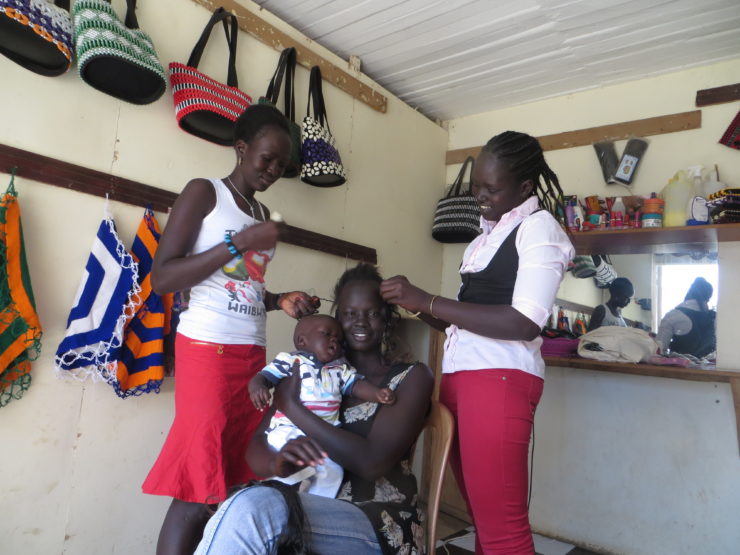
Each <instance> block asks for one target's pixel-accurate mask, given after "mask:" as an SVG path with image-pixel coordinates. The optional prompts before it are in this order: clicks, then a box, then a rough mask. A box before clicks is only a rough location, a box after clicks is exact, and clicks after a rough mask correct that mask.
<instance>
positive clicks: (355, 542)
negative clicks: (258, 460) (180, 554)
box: [193, 486, 381, 555]
mask: <svg viewBox="0 0 740 555" xmlns="http://www.w3.org/2000/svg"><path fill="white" fill-rule="evenodd" d="M300 498H301V503H302V504H303V509H304V511H305V513H306V517H307V519H308V522H309V525H310V528H311V531H310V534H308V541H309V543H310V546H311V548H312V549H313V550H314V551H316V552H318V553H321V554H324V553H325V554H327V555H335V554H337V553H352V555H370V554H373V555H377V554H378V553H381V550H380V545H379V544H378V540H377V537H376V535H375V530H373V527H372V525H371V524H370V521H369V520H368V518H367V517H366V516H365V513H363V512H362V511H361V510H360V509H358V508H357V507H355V506H354V505H353V504H352V503H347V502H346V501H337V500H336V499H330V498H327V497H319V496H318V495H311V494H303V493H302V494H300ZM287 520H288V509H287V506H286V504H285V500H284V499H283V496H282V494H281V493H280V492H279V491H277V490H275V489H272V488H268V487H259V486H255V487H251V488H247V489H244V490H241V491H240V492H238V493H236V494H234V495H232V496H231V497H230V498H229V499H227V500H226V501H225V502H224V503H223V504H222V505H221V507H220V508H219V509H218V511H217V512H216V514H215V515H213V516H212V517H211V519H210V520H209V521H208V524H207V525H206V529H205V531H204V532H203V539H202V540H201V542H200V544H199V545H198V548H197V549H196V550H195V553H194V554H193V555H237V554H239V555H266V554H272V553H275V550H276V548H277V542H278V539H279V538H280V535H281V534H282V532H283V529H284V528H285V525H286V523H287Z"/></svg>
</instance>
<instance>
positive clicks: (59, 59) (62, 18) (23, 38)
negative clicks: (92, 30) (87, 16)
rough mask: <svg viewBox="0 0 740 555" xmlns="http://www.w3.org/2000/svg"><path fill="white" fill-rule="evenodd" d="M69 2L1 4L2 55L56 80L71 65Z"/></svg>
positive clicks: (18, 0) (34, 0) (1, 0)
mask: <svg viewBox="0 0 740 555" xmlns="http://www.w3.org/2000/svg"><path fill="white" fill-rule="evenodd" d="M73 52H74V44H73V39H72V18H71V16H70V15H69V0H55V1H54V2H53V3H52V2H47V1H46V0H0V54H4V55H5V56H7V57H8V58H10V59H11V60H13V61H14V62H15V63H17V64H19V65H21V66H23V67H25V68H26V69H28V70H31V71H33V72H34V73H38V74H40V75H46V76H47V77H54V76H57V75H61V74H62V73H64V72H65V71H67V70H68V69H69V67H70V65H72V58H73Z"/></svg>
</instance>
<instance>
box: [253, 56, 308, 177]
mask: <svg viewBox="0 0 740 555" xmlns="http://www.w3.org/2000/svg"><path fill="white" fill-rule="evenodd" d="M295 65H296V51H295V48H293V47H290V48H286V49H284V50H283V51H282V52H281V53H280V59H279V60H278V65H277V67H276V68H275V73H274V74H273V75H272V79H270V84H269V86H268V87H267V92H266V93H265V96H261V97H260V98H259V103H260V104H268V105H270V106H277V103H278V99H279V97H280V86H281V85H282V81H283V75H285V95H284V97H285V111H284V112H283V113H284V114H285V118H286V119H287V120H288V128H289V129H290V161H289V162H288V165H287V166H286V167H285V171H284V172H283V177H297V176H298V175H300V173H301V128H300V126H299V125H298V124H297V123H296V122H295V90H294V88H293V84H294V83H295Z"/></svg>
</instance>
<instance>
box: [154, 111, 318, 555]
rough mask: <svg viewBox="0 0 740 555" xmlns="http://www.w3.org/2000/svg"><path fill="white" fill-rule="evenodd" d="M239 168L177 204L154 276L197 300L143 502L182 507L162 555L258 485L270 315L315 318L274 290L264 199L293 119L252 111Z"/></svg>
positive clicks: (300, 299)
mask: <svg viewBox="0 0 740 555" xmlns="http://www.w3.org/2000/svg"><path fill="white" fill-rule="evenodd" d="M234 131H235V133H234V137H235V142H234V150H235V151H236V157H237V163H236V166H235V167H234V169H233V171H232V172H231V173H230V174H229V175H228V176H226V177H224V178H223V179H193V180H192V181H190V182H189V183H188V184H187V185H186V186H185V189H184V190H183V191H182V193H181V194H180V196H179V197H178V199H177V201H176V203H175V206H174V207H173V209H172V213H171V214H170V216H169V220H168V222H167V227H166V228H165V230H164V233H163V234H162V237H161V240H160V243H159V248H158V250H157V253H156V256H155V258H154V263H153V267H152V286H153V288H154V290H155V291H157V292H158V293H160V294H161V293H165V292H172V291H183V290H186V289H189V290H190V292H191V296H190V303H189V308H188V310H187V311H185V312H184V313H183V314H182V315H181V318H180V325H179V326H178V334H177V339H176V346H175V374H176V377H177V379H176V390H175V420H174V422H173V424H172V428H171V429H170V432H169V435H168V437H167V440H166V441H165V444H164V446H163V448H162V451H161V452H160V455H159V457H158V459H157V461H156V463H155V464H154V466H153V468H152V470H151V471H150V473H149V475H148V476H147V479H146V480H145V482H144V484H143V486H142V489H143V491H144V492H145V493H150V494H154V495H166V496H169V497H172V498H173V500H172V504H171V505H170V508H169V511H168V512H167V515H166V517H165V520H164V523H163V525H162V529H161V531H160V535H159V542H158V545H157V554H158V555H161V554H175V553H192V552H193V550H194V549H195V547H196V545H197V543H198V541H199V540H200V537H201V536H202V532H203V527H204V526H205V523H206V521H207V519H208V517H209V514H208V512H207V511H206V509H205V505H204V504H205V503H209V504H215V503H219V502H220V501H223V500H224V499H226V497H227V491H228V489H229V488H231V487H232V486H235V485H237V484H241V483H245V482H247V481H249V480H250V479H253V478H254V477H255V475H254V474H253V473H252V471H251V470H250V468H249V467H248V465H247V464H246V461H245V457H244V453H245V452H246V447H247V444H248V443H249V440H250V438H251V435H252V433H253V432H254V429H255V428H256V426H257V424H258V423H259V421H260V419H261V414H260V413H259V412H258V411H256V409H254V407H253V405H252V403H251V402H250V400H249V394H248V391H247V385H248V383H249V380H250V379H251V377H252V376H253V375H254V374H256V373H257V372H258V371H259V370H261V369H262V368H263V367H264V365H265V318H266V312H268V311H270V310H276V309H282V310H283V311H284V312H286V313H287V314H288V315H290V316H292V317H294V318H300V317H301V316H303V315H306V314H311V313H313V312H315V311H316V307H315V306H314V304H313V302H312V300H311V297H309V296H308V295H307V294H306V293H303V292H300V291H293V292H290V293H282V294H275V293H271V292H270V291H268V290H267V288H266V286H265V279H264V275H265V270H266V268H267V264H268V263H269V261H270V260H271V259H272V256H273V254H274V251H275V244H276V243H277V241H278V238H279V236H280V233H281V230H282V226H281V225H280V224H278V223H276V222H272V221H269V211H268V209H267V208H266V207H265V206H263V205H262V204H261V203H260V202H259V201H257V200H256V199H255V194H256V193H258V192H263V191H266V190H267V189H268V188H269V187H270V186H271V185H272V184H273V183H274V182H275V181H277V180H278V179H279V178H280V177H281V176H282V175H283V171H284V170H285V167H286V165H287V163H288V161H289V155H290V146H291V143H290V134H289V131H288V123H287V120H286V119H285V117H284V116H283V115H282V114H281V113H280V112H279V111H278V110H277V109H275V108H274V107H272V106H263V105H255V106H251V107H249V108H248V109H247V110H246V111H245V112H244V113H243V114H242V115H241V116H240V117H239V119H238V120H237V122H236V124H235V129H234Z"/></svg>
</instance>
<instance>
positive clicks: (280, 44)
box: [193, 0, 388, 113]
mask: <svg viewBox="0 0 740 555" xmlns="http://www.w3.org/2000/svg"><path fill="white" fill-rule="evenodd" d="M193 2H195V3H196V4H200V5H201V6H204V7H205V8H207V9H209V10H210V11H215V10H217V9H218V8H220V7H222V6H223V7H224V8H225V9H226V10H227V11H229V12H231V13H233V14H234V15H235V16H236V18H237V20H238V21H239V27H240V28H241V29H242V31H244V32H246V33H248V34H250V35H252V36H253V37H254V38H256V39H257V40H259V41H260V42H262V43H264V44H266V45H268V46H270V47H272V48H274V49H275V50H277V51H282V50H283V49H284V48H288V47H290V46H292V47H294V48H295V49H296V60H297V61H298V63H299V64H301V65H302V66H304V67H306V68H309V69H310V68H311V67H313V66H319V67H320V68H321V76H322V77H323V78H324V80H325V81H327V82H328V83H331V84H332V85H334V86H335V87H338V88H339V89H341V90H343V91H344V92H346V93H347V94H349V95H350V96H352V97H353V98H356V99H357V100H359V101H360V102H363V103H365V104H367V105H368V106H370V107H371V108H372V109H373V110H377V111H378V112H382V113H385V112H386V111H387V109H388V99H387V98H386V97H385V96H384V95H382V94H380V93H379V92H377V91H375V90H373V89H372V88H370V87H368V86H367V85H366V84H364V83H363V82H361V81H360V80H359V79H357V78H356V77H354V76H352V75H350V74H349V73H347V72H346V71H344V70H342V69H340V68H338V67H337V66H335V65H334V64H333V63H331V62H330V61H329V60H327V59H325V58H322V57H321V56H319V55H318V54H316V53H315V52H312V51H311V50H309V49H308V48H306V47H305V46H304V45H303V44H301V43H300V42H298V41H296V40H294V39H292V38H291V37H290V36H288V35H287V34H286V33H284V32H282V31H281V30H280V29H278V28H277V27H274V26H273V25H271V24H269V23H268V22H267V21H265V20H264V19H261V18H260V17H258V16H257V15H255V14H254V13H252V12H250V11H249V10H248V9H247V8H245V7H244V6H242V5H241V4H239V2H237V1H235V0H217V1H214V0H193ZM265 90H267V83H265Z"/></svg>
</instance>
